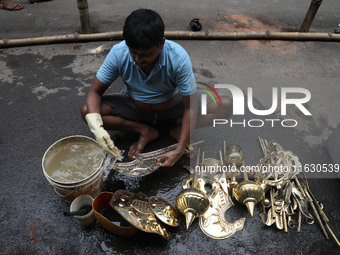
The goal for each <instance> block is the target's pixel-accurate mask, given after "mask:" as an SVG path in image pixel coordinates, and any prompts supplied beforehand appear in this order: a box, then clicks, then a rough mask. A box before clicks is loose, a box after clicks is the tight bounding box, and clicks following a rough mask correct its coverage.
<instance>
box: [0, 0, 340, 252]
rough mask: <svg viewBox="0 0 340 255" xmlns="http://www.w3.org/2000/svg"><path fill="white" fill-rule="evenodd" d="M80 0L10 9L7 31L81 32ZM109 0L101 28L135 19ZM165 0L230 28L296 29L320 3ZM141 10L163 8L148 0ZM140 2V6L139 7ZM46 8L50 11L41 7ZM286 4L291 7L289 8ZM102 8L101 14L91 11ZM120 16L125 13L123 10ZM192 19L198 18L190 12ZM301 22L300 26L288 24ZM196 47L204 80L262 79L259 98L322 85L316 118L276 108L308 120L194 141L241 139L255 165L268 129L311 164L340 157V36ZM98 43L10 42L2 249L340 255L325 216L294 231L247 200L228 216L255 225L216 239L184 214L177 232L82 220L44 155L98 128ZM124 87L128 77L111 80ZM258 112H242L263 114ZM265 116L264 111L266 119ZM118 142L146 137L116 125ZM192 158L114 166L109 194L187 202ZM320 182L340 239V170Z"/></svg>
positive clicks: (2, 87)
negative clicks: (91, 111) (121, 230)
mask: <svg viewBox="0 0 340 255" xmlns="http://www.w3.org/2000/svg"><path fill="white" fill-rule="evenodd" d="M69 2H70V1H66V0H64V1H56V0H55V1H49V2H44V3H39V4H37V5H31V4H28V2H27V4H26V3H25V2H20V3H23V4H25V9H24V10H22V11H20V12H5V11H3V10H0V11H1V15H0V24H5V26H1V27H0V39H3V38H27V37H35V36H44V35H57V34H64V33H73V32H77V31H78V32H79V17H78V13H77V9H76V5H75V1H74V3H73V5H71V6H69ZM101 2H103V4H102V5H98V4H96V5H95V6H94V1H89V5H90V15H91V21H92V23H91V24H92V28H93V31H94V32H107V31H117V30H120V28H121V26H122V22H123V20H124V17H125V16H126V15H128V14H129V12H130V11H132V10H133V9H135V8H136V7H137V6H136V5H135V4H132V3H130V4H126V3H125V2H124V3H123V2H121V3H116V5H115V6H114V8H112V10H111V9H110V8H108V6H110V7H111V6H112V4H111V2H110V1H108V0H107V1H101ZM198 2H199V1H188V2H186V3H182V2H181V1H175V2H171V3H170V2H166V1H161V2H160V3H159V5H157V8H156V10H159V12H160V14H161V15H162V16H163V17H164V21H165V23H166V27H167V29H168V30H176V29H178V30H186V29H188V27H187V24H188V23H189V21H190V19H191V18H193V17H200V18H201V21H202V22H203V27H206V28H207V29H211V30H216V31H223V30H224V29H226V30H228V31H229V29H233V30H237V29H238V30H241V31H263V30H267V29H269V30H270V31H283V30H290V29H292V30H296V29H297V28H298V27H299V25H300V24H301V23H302V20H303V17H304V15H305V13H306V11H307V8H308V6H309V3H308V4H307V2H308V1H306V3H303V4H302V3H299V4H298V5H299V6H297V5H295V2H296V1H292V0H291V1H284V2H283V1H280V2H279V1H275V0H272V1H269V0H268V1H261V3H254V2H253V1H230V2H228V3H225V1H213V3H212V2H209V3H208V2H206V3H204V4H199V3H198ZM138 4H139V6H140V7H150V8H151V7H152V3H150V2H148V1H139V2H138ZM139 6H138V7H139ZM38 8H40V9H38ZM282 10H285V11H282ZM336 10H339V3H337V1H335V0H334V1H327V2H326V1H325V2H324V3H323V4H322V6H321V7H320V10H319V13H318V15H317V16H316V19H315V21H314V23H313V26H312V30H313V31H326V32H332V31H333V29H334V28H335V26H336V25H337V23H338V22H339V20H337V19H338V15H337V11H336ZM91 11H92V12H91ZM112 17H114V18H115V19H113V18H112ZM188 17H189V18H188ZM287 28H289V29H287ZM178 42H179V43H180V44H181V45H182V46H183V47H184V48H185V49H186V50H187V51H188V53H189V55H190V57H191V60H192V63H193V68H194V73H195V77H196V79H197V81H202V82H206V83H209V84H211V85H213V84H221V83H227V84H234V85H236V86H238V87H240V88H241V89H242V90H243V92H246V91H247V88H248V87H254V98H255V99H254V102H255V103H254V104H255V105H256V107H258V108H260V107H264V108H263V109H268V108H269V107H270V106H271V89H272V87H278V88H282V87H302V88H306V89H308V90H309V91H310V92H311V95H312V98H311V100H310V101H309V102H308V104H307V109H308V110H309V111H310V112H311V113H312V116H304V115H303V114H301V112H300V111H299V110H298V109H295V108H293V107H291V108H289V109H288V112H287V116H286V117H283V116H281V115H280V112H279V110H277V111H275V112H274V113H273V114H272V115H271V116H270V117H271V118H278V119H282V118H286V119H288V118H289V119H295V120H297V121H298V125H297V126H296V127H294V128H284V127H282V126H281V125H277V126H275V127H274V128H272V127H270V126H269V125H264V126H263V127H259V128H252V127H249V126H248V127H245V128H244V127H242V126H240V125H235V126H234V127H230V125H229V126H228V125H220V126H218V127H216V128H212V127H209V128H205V129H200V130H197V132H196V133H195V134H194V135H193V138H192V140H193V141H198V140H201V139H202V138H204V140H205V142H204V144H203V145H202V146H201V149H202V150H205V151H206V154H207V157H213V158H217V157H218V151H219V150H221V149H222V140H226V142H227V144H239V145H240V146H241V147H242V149H243V152H244V155H245V160H246V164H249V165H254V164H256V163H258V161H259V159H260V158H261V157H262V154H261V150H260V146H259V144H258V141H257V137H258V136H260V137H262V138H266V139H269V140H271V139H273V140H276V141H277V142H278V143H280V144H281V145H282V146H283V147H284V148H285V149H289V150H291V151H293V152H294V153H295V154H297V155H298V156H299V158H300V161H301V163H303V164H311V163H314V164H323V163H327V164H329V163H331V161H330V158H329V155H328V152H327V149H326V140H327V139H328V137H329V136H330V135H331V134H332V131H333V130H334V129H335V128H336V127H337V126H338V125H339V122H340V121H339V120H340V112H339V111H338V109H339V106H340V103H339V101H338V98H339V97H340V89H339V83H340V75H339V66H340V65H339V57H338V56H339V52H340V44H339V43H336V42H292V41H178ZM115 43H117V42H103V41H101V42H89V43H82V44H79V43H66V44H53V45H41V46H31V47H16V48H7V49H0V77H1V82H0V104H1V122H0V130H1V133H0V145H1V146H0V162H1V174H0V177H1V178H0V187H1V195H0V202H1V203H0V208H1V210H0V226H1V227H0V228H1V232H0V237H1V240H2V241H1V242H0V243H1V244H0V253H1V254H208V253H209V254H254V253H257V254H274V253H275V254H338V253H339V252H340V248H339V247H337V245H336V243H335V242H334V240H333V239H332V238H331V237H330V240H326V239H325V238H324V236H323V234H322V232H321V230H320V228H319V227H318V225H317V224H313V225H308V224H307V223H305V222H302V227H301V232H300V233H297V232H296V229H293V230H289V232H288V233H284V232H283V231H279V230H277V229H276V228H275V227H267V226H265V225H264V224H263V223H262V222H261V219H260V217H259V216H258V213H259V211H258V209H256V210H255V215H254V217H251V216H250V215H249V213H248V212H247V210H246V208H245V207H243V206H241V205H239V204H238V203H237V202H236V201H234V202H235V206H234V207H233V208H231V209H230V210H228V212H227V214H226V218H227V220H229V221H230V222H233V221H235V220H236V219H239V218H241V217H245V218H246V222H245V226H244V229H243V230H241V231H239V232H237V233H235V234H234V235H233V236H231V237H230V238H228V239H224V240H214V239H211V238H209V237H207V236H206V235H205V234H203V232H202V231H201V230H200V228H199V224H198V221H197V220H196V221H195V222H194V223H193V225H192V226H191V227H190V228H189V230H188V231H187V230H186V229H185V223H184V217H183V218H182V220H183V221H182V223H181V225H180V226H179V227H176V228H171V227H169V228H168V229H169V231H170V233H171V234H172V239H171V240H170V241H167V240H165V239H163V238H161V237H160V236H157V235H153V234H147V233H144V232H142V231H138V232H137V234H136V235H135V236H133V237H132V238H122V237H119V236H117V235H114V234H111V233H109V232H107V231H106V230H104V229H103V228H102V227H100V225H99V224H98V223H96V225H95V226H94V227H93V228H88V229H85V228H82V227H81V226H79V225H78V223H77V221H76V220H75V219H74V218H72V217H65V216H64V215H63V212H64V211H67V210H69V204H67V203H66V202H64V201H63V199H62V198H61V197H59V196H58V195H57V194H56V193H55V192H54V190H53V187H52V185H50V184H49V183H48V181H47V180H46V178H45V177H44V175H43V171H42V167H41V160H42V157H43V155H44V152H45V151H46V150H47V148H48V147H49V146H50V145H51V144H53V143H54V142H55V141H57V140H59V139H61V138H63V137H66V136H71V135H85V136H89V137H93V136H92V133H91V132H90V131H89V129H88V127H87V125H86V124H85V123H84V122H83V121H82V120H81V118H80V107H81V105H82V103H83V102H84V100H85V94H86V91H87V88H88V87H89V86H90V84H91V82H92V79H93V77H94V75H95V73H96V71H97V70H98V68H99V67H100V65H101V63H102V62H103V60H104V58H105V56H106V54H107V53H108V52H109V50H110V48H111V47H112V45H113V44H115ZM121 88H123V83H122V81H121V80H118V81H116V82H115V83H114V85H112V86H111V88H110V91H111V92H115V91H119V90H120V89H121ZM254 118H255V117H254V116H253V115H252V114H251V113H249V112H246V114H245V116H244V117H240V116H238V117H237V118H236V117H235V118H234V117H233V119H234V120H235V121H242V119H247V120H248V119H254ZM256 119H264V118H258V117H256ZM111 134H112V137H113V138H114V139H115V142H116V144H117V146H118V147H119V148H121V149H124V150H127V149H128V147H129V145H130V144H131V143H132V142H134V141H135V140H136V139H137V137H136V136H134V135H131V134H126V133H117V132H112V133H111ZM174 142H175V141H174V140H173V139H172V138H171V137H169V135H168V134H167V132H165V131H164V132H162V133H161V136H160V138H159V139H157V140H156V141H154V142H152V143H151V144H150V145H149V146H148V147H147V148H146V151H152V150H154V149H157V148H161V147H163V146H166V145H170V144H172V143H174ZM189 164H190V160H189V159H188V158H186V157H185V156H184V157H182V158H181V159H180V160H179V162H178V163H177V164H176V165H174V166H173V167H171V168H160V169H159V170H157V171H156V172H154V173H152V174H150V175H149V176H145V177H142V178H133V177H127V176H124V175H122V174H119V173H116V172H111V173H110V175H109V177H108V179H107V180H106V182H105V187H104V190H105V191H111V192H113V191H115V190H118V189H126V190H128V191H131V192H144V193H145V194H146V195H148V196H160V197H162V198H164V199H166V200H168V201H169V202H171V203H172V204H175V198H176V195H177V194H178V193H179V192H180V191H181V189H182V186H181V182H182V180H183V179H184V178H185V177H187V176H188V172H187V170H185V169H184V168H183V166H186V165H189ZM317 177H318V178H311V179H309V182H310V188H311V190H312V192H313V193H314V195H315V197H316V198H317V199H318V200H320V201H321V202H322V203H323V204H324V210H325V213H326V214H327V216H328V217H329V219H330V222H329V225H330V227H331V228H332V229H333V231H334V232H335V234H336V235H337V236H338V238H340V213H339V204H340V202H339V201H340V183H339V179H338V176H337V175H336V174H334V173H333V174H327V175H322V176H317Z"/></svg>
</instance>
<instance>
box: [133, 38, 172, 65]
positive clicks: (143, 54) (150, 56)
mask: <svg viewBox="0 0 340 255" xmlns="http://www.w3.org/2000/svg"><path fill="white" fill-rule="evenodd" d="M164 40H165V38H163V40H162V41H161V42H160V43H159V45H157V46H155V47H152V48H150V49H147V50H144V49H143V50H138V49H133V48H130V47H129V51H130V55H131V57H132V59H133V60H134V61H135V62H136V64H137V65H138V66H140V67H141V68H147V67H151V66H153V65H154V64H155V63H156V60H157V58H158V56H159V54H160V53H161V50H162V49H163V47H164Z"/></svg>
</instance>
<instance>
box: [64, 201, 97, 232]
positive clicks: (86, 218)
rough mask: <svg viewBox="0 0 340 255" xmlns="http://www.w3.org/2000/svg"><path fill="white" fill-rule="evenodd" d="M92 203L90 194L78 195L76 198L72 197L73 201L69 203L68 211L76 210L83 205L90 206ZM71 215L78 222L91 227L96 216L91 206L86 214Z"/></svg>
mask: <svg viewBox="0 0 340 255" xmlns="http://www.w3.org/2000/svg"><path fill="white" fill-rule="evenodd" d="M92 203H93V198H92V197H91V196H89V195H80V196H78V197H77V198H76V199H74V200H73V202H72V203H71V206H70V212H75V211H78V210H80V209H81V208H83V207H84V206H91V207H92ZM73 217H74V218H76V219H77V220H78V222H79V224H80V225H81V226H83V227H91V226H93V225H94V223H95V222H96V217H95V216H94V213H93V208H92V210H91V211H90V212H89V213H88V214H85V215H81V216H78V215H75V216H73Z"/></svg>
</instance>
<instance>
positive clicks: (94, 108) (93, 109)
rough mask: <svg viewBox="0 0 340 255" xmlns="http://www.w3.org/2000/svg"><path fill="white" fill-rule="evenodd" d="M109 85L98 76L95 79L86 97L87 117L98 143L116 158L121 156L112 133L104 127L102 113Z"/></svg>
mask: <svg viewBox="0 0 340 255" xmlns="http://www.w3.org/2000/svg"><path fill="white" fill-rule="evenodd" d="M108 87H109V85H106V84H104V83H102V82H101V81H99V80H98V79H97V77H96V78H95V79H94V81H93V82H92V85H91V87H90V88H89V90H88V93H87V97H86V106H87V111H88V113H87V114H86V116H85V119H86V122H87V124H88V125H89V128H90V130H91V132H92V133H93V134H94V136H95V137H96V140H97V142H98V144H99V145H100V146H102V147H103V149H104V150H106V151H107V152H108V153H110V154H111V155H113V156H114V157H115V158H120V152H119V150H118V148H117V147H116V146H114V143H113V141H112V140H111V137H110V134H109V133H108V132H107V131H106V130H105V129H104V128H103V120H102V116H101V114H100V108H101V97H102V95H103V94H104V92H105V91H106V90H107V89H108Z"/></svg>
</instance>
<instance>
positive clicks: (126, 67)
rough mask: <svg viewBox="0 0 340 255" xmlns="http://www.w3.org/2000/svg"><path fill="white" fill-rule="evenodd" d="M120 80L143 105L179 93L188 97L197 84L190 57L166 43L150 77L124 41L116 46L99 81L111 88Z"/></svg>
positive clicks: (170, 42) (98, 74)
mask: <svg viewBox="0 0 340 255" xmlns="http://www.w3.org/2000/svg"><path fill="white" fill-rule="evenodd" d="M118 76H121V77H122V79H123V81H124V83H125V85H126V89H127V91H128V93H129V95H130V96H131V97H132V98H133V99H135V100H138V101H141V102H144V103H161V102H164V101H166V100H168V99H169V98H171V97H172V96H174V95H175V94H177V93H178V92H179V93H180V94H181V95H183V96H189V95H192V94H193V93H195V92H196V82H195V78H194V74H193V71H192V65H191V61H190V58H189V55H188V53H187V52H186V51H185V50H184V49H183V47H182V46H180V45H179V44H177V43H175V42H172V41H169V40H165V43H164V47H163V49H162V50H161V53H160V56H159V58H158V59H157V62H156V64H155V66H154V68H153V69H152V71H151V73H150V74H149V75H148V76H147V75H146V74H145V73H144V72H143V70H142V69H141V68H140V67H139V66H138V65H137V64H136V63H135V61H134V60H133V59H132V57H131V55H130V53H129V49H128V47H127V45H126V43H125V41H122V42H120V43H119V44H117V45H114V46H113V47H112V49H111V51H110V53H109V54H108V55H107V57H106V59H105V61H104V63H103V65H102V66H101V67H100V69H99V71H98V73H97V78H98V79H99V80H100V81H101V82H102V83H104V84H108V85H110V84H111V83H112V82H113V81H114V80H116V79H117V78H118Z"/></svg>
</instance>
